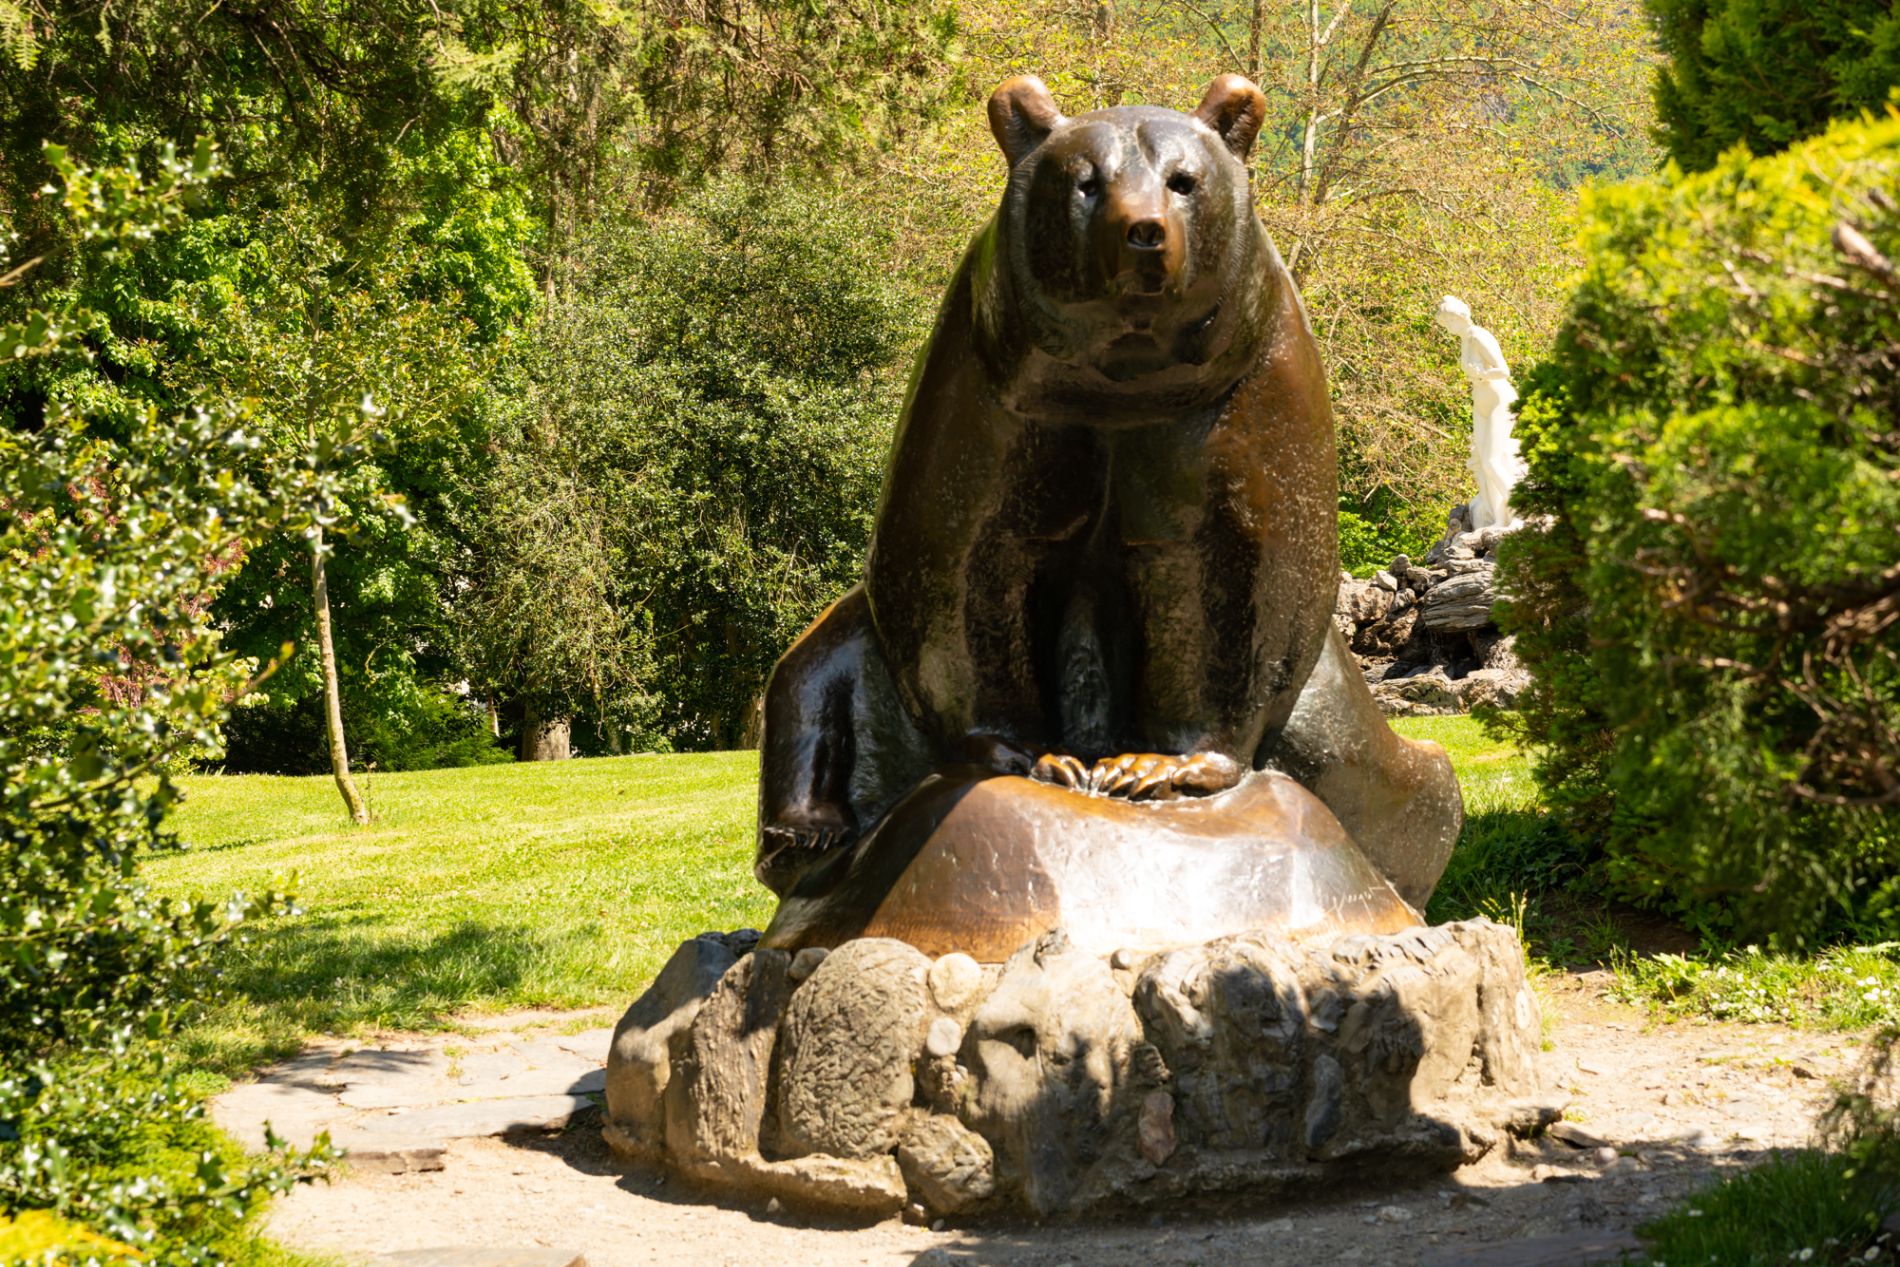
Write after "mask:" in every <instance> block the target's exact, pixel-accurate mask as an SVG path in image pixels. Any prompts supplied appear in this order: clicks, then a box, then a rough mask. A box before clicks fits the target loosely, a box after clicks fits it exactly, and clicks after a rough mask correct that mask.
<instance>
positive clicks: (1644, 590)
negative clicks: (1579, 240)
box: [1502, 118, 1900, 942]
mask: <svg viewBox="0 0 1900 1267" xmlns="http://www.w3.org/2000/svg"><path fill="white" fill-rule="evenodd" d="M1897 181H1900V119H1892V118H1890V119H1887V120H1884V121H1880V122H1868V123H1852V124H1842V125H1837V126H1836V127H1835V128H1834V129H1832V130H1831V131H1829V132H1828V133H1826V134H1825V135H1823V136H1822V137H1819V138H1816V139H1814V140H1811V141H1809V142H1806V143H1803V144H1801V145H1799V146H1797V147H1795V148H1794V149H1792V150H1790V151H1788V152H1787V153H1786V154H1784V155H1779V156H1776V157H1772V158H1767V159H1758V160H1752V161H1751V160H1750V159H1749V158H1748V157H1747V155H1746V154H1745V153H1743V152H1741V151H1736V152H1734V153H1732V154H1730V155H1728V156H1727V157H1725V158H1723V159H1722V160H1721V162H1720V163H1719V164H1718V165H1717V166H1716V167H1715V168H1714V170H1712V171H1710V172H1707V173H1705V174H1701V175H1697V176H1693V177H1688V178H1677V177H1669V178H1665V179H1663V180H1660V181H1655V182H1649V183H1641V184H1635V185H1629V186H1623V187H1616V188H1609V189H1603V190H1598V191H1596V192H1594V193H1593V194H1591V195H1589V196H1588V197H1587V198H1586V200H1585V204H1584V212H1585V228H1584V232H1583V247H1584V249H1585V251H1586V253H1587V260H1588V262H1587V265H1586V268H1585V272H1584V275H1583V278H1582V280H1581V283H1580V285H1579V288H1578V289H1577V291H1576V293H1575V295H1574V297H1573V299H1572V301H1571V305H1570V310H1569V313H1568V316H1567V318H1566V321H1565V324H1564V326H1563V328H1562V330H1561V332H1560V334H1559V336H1558V340H1557V344H1556V348H1555V351H1554V352H1553V355H1552V359H1551V360H1550V362H1549V363H1547V364H1546V365H1544V366H1542V367H1540V369H1539V370H1538V372H1537V373H1535V374H1534V375H1532V376H1530V379H1529V382H1528V384H1527V386H1528V390H1527V393H1526V399H1525V406H1524V409H1523V411H1522V415H1521V424H1522V425H1521V430H1522V432H1523V439H1524V444H1525V453H1526V458H1527V460H1528V462H1529V466H1530V475H1529V478H1528V480H1527V482H1526V484H1525V485H1524V487H1523V490H1522V493H1521V500H1522V503H1523V505H1524V508H1525V509H1526V511H1528V512H1530V513H1533V514H1535V513H1543V514H1548V515H1551V516H1553V517H1554V518H1553V522H1552V523H1551V524H1550V525H1549V526H1548V527H1546V528H1542V529H1533V530H1530V531H1526V532H1524V533H1520V534H1516V535H1515V536H1514V537H1512V538H1510V539H1509V544H1508V545H1507V547H1506V548H1505V551H1504V559H1503V563H1502V566H1503V570H1504V576H1503V587H1504V588H1505V589H1506V590H1507V591H1508V592H1509V593H1511V594H1512V595H1513V596H1514V600H1515V601H1513V602H1512V603H1510V604H1509V605H1508V606H1507V608H1506V610H1505V612H1504V614H1503V620H1504V624H1505V627H1506V628H1507V629H1509V630H1510V631H1512V632H1515V633H1516V634H1517V635H1518V654H1519V655H1520V656H1521V657H1522V658H1523V659H1524V660H1525V662H1526V663H1527V664H1528V665H1529V667H1530V668H1531V669H1532V670H1533V672H1534V674H1535V675H1536V679H1537V680H1536V683H1535V686H1534V688H1533V689H1532V690H1531V691H1530V693H1529V694H1528V696H1527V698H1526V700H1525V704H1524V711H1523V713H1522V714H1521V719H1522V720H1521V722H1520V723H1519V724H1520V725H1521V726H1522V728H1523V729H1524V731H1525V735H1526V737H1527V738H1528V739H1529V740H1531V741H1532V742H1533V743H1534V744H1535V745H1537V746H1538V748H1539V750H1540V757H1539V764H1538V771H1537V772H1538V777H1539V780H1540V782H1541V783H1542V784H1543V785H1544V787H1545V790H1546V794H1547V798H1548V801H1549V803H1550V805H1551V807H1552V809H1553V810H1554V811H1555V812H1556V813H1557V814H1558V815H1559V816H1560V818H1562V819H1563V820H1564V821H1565V824H1566V826H1567V827H1569V828H1570V829H1571V830H1573V831H1576V832H1578V833H1581V834H1583V835H1585V836H1586V837H1589V838H1592V839H1595V840H1597V841H1599V842H1601V844H1602V845H1603V847H1604V849H1605V852H1606V857H1607V869H1606V870H1607V876H1608V878H1609V880H1610V882H1611V883H1612V885H1613V886H1615V888H1616V889H1618V890H1620V891H1621V892H1622V893H1623V894H1625V895H1627V896H1630V897H1633V898H1636V899H1638V900H1641V901H1643V902H1646V903H1649V904H1653V905H1657V906H1661V907H1664V908H1667V909H1670V910H1672V911H1674V912H1675V913H1677V914H1680V915H1683V916H1686V917H1688V918H1689V919H1690V920H1691V922H1693V923H1696V924H1699V925H1701V926H1703V927H1705V928H1708V929H1712V930H1715V931H1723V930H1726V931H1730V932H1734V933H1740V934H1745V935H1751V936H1752V935H1757V934H1761V933H1767V934H1770V935H1775V936H1778V937H1779V938H1781V939H1782V940H1784V941H1790V942H1798V941H1801V940H1803V939H1806V938H1811V937H1813V936H1814V935H1816V934H1819V933H1822V932H1824V931H1827V930H1830V929H1836V930H1838V929H1841V928H1844V927H1856V928H1858V929H1859V930H1860V931H1863V932H1869V933H1875V934H1877V936H1878V935H1890V934H1889V932H1888V930H1891V929H1893V928H1894V926H1895V915H1896V912H1897V911H1900V780H1897V779H1896V770H1900V735H1897V734H1896V730H1897V729H1900V657H1896V654H1895V652H1896V649H1897V648H1900V621H1897V620H1896V616H1897V615H1900V567H1897V566H1896V563H1895V560H1896V559H1897V558H1900V430H1896V428H1895V417H1896V411H1897V410H1900V352H1896V350H1895V349H1896V347H1900V278H1897V277H1896V276H1895V274H1894V272H1893V269H1892V265H1891V264H1890V263H1889V262H1888V261H1889V260H1890V259H1891V258H1892V257H1893V256H1894V255H1895V254H1896V253H1900V212H1897V209H1896V204H1895V203H1894V201H1893V200H1892V198H1891V197H1890V196H1889V195H1888V193H1887V192H1886V191H1888V190H1892V189H1894V188H1895V187H1896V182H1897ZM1836 238H1838V240H1839V242H1840V243H1841V245H1840V246H1838V247H1837V246H1836V244H1835V239H1836ZM1876 939H1877V938H1876Z"/></svg>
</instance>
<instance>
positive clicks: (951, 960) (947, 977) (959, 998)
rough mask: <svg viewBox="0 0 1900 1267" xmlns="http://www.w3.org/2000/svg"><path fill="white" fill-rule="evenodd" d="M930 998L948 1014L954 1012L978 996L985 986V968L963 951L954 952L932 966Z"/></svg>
mask: <svg viewBox="0 0 1900 1267" xmlns="http://www.w3.org/2000/svg"><path fill="white" fill-rule="evenodd" d="M929 981H930V997H931V998H932V999H934V1000H935V1001H936V1004H937V1006H938V1007H940V1008H942V1009H943V1010H944V1011H946V1012H954V1011H956V1010H957V1009H958V1008H960V1007H962V1006H963V1005H964V1004H965V1003H968V1002H969V1001H970V1000H971V999H972V998H974V997H975V996H976V992H977V991H978V990H979V989H981V988H982V986H983V968H982V965H980V964H978V963H977V961H976V960H974V959H972V958H970V956H968V955H966V954H964V953H962V952H961V951H952V952H951V953H949V954H947V955H945V956H944V957H943V958H941V959H939V960H937V961H936V962H935V963H933V964H931V965H930V974H929Z"/></svg>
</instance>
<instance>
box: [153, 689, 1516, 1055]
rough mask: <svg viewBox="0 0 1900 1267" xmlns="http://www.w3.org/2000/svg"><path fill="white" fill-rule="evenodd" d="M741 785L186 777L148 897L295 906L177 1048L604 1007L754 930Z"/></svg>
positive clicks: (1483, 781)
mask: <svg viewBox="0 0 1900 1267" xmlns="http://www.w3.org/2000/svg"><path fill="white" fill-rule="evenodd" d="M1402 729H1404V730H1405V731H1406V732H1407V733H1408V734H1412V735H1417V736H1424V737H1429V738H1432V739H1436V740H1438V741H1439V742H1441V743H1443V744H1445V745H1446V747H1447V748H1449V749H1450V750H1451V751H1452V754H1453V757H1454V759H1455V760H1456V762H1457V764H1458V766H1459V772H1460V776H1461V778H1462V779H1463V782H1464V786H1465V795H1466V798H1467V802H1468V805H1469V807H1470V810H1471V816H1472V824H1473V826H1472V831H1471V833H1468V834H1470V835H1471V836H1472V837H1473V839H1475V840H1477V841H1480V842H1482V841H1485V840H1488V839H1490V837H1491V836H1492V835H1494V834H1496V833H1497V832H1499V831H1503V832H1504V833H1506V834H1508V833H1509V832H1510V831H1512V830H1516V829H1517V827H1518V820H1519V819H1520V818H1521V817H1524V816H1526V815H1529V814H1530V813H1531V812H1532V810H1533V809H1534V805H1535V797H1534V793H1533V791H1532V789H1531V784H1530V778H1529V775H1528V773H1527V771H1526V768H1525V763H1524V761H1523V759H1522V758H1521V757H1520V756H1519V755H1518V754H1517V753H1516V752H1515V751H1514V750H1513V749H1512V748H1510V747H1509V746H1508V745H1506V744H1501V743H1498V742H1496V741H1493V740H1491V739H1488V738H1486V737H1485V735H1484V734H1483V732H1482V730H1481V729H1480V728H1479V727H1478V725H1477V724H1476V723H1475V722H1473V721H1471V720H1470V719H1469V718H1463V717H1455V718H1426V719H1420V720H1416V721H1411V722H1406V723H1403V724H1402ZM757 777H758V759H757V754H755V753H750V752H720V753H703V754H687V755H673V756H636V757H620V758H604V759H596V760H588V761H569V762H560V763H550V764H537V765H506V766H483V767H479V768H474V769H463V770H432V771H422V772H416V773H402V774H376V775H370V776H368V777H367V778H365V779H364V780H363V783H364V785H365V788H366V791H367V794H368V796H369V799H370V803H371V806H372V809H373V810H374V812H375V816H376V821H375V822H374V824H373V825H371V826H370V827H368V828H365V829H360V830H359V829H357V828H354V827H352V826H351V825H350V823H349V821H348V820H347V819H346V818H345V817H344V814H343V810H342V802H341V801H340V799H339V798H338V797H337V794H336V788H335V786H334V785H333V784H332V783H331V782H330V780H329V779H328V778H324V777H314V778H272V777H264V776H256V775H224V776H211V775H206V776H197V777H192V778H188V779H186V780H185V781H184V785H185V791H186V797H185V802H184V804H183V806H182V807H181V808H180V809H179V810H178V812H177V814H176V815H175V817H174V818H173V820H172V825H173V827H174V828H175V829H176V830H177V832H178V835H179V837H180V839H181V840H182V841H183V842H184V843H185V845H186V849H185V851H184V852H182V853H179V854H175V855H170V856H166V857H160V858H155V859H153V860H152V861H151V863H150V864H149V866H148V868H147V871H146V874H147V876H148V877H149V878H150V879H151V880H152V882H153V883H154V884H156V885H157V886H158V887H159V888H160V889H161V890H162V891H166V892H170V893H179V894H183V893H193V892H195V893H200V894H205V895H208V896H216V895H222V894H226V893H229V892H232V891H237V890H250V891H256V890H259V889H264V888H269V887H273V886H281V885H283V884H284V883H285V882H286V881H287V879H288V878H289V877H290V876H291V874H292V873H296V875H297V879H296V882H295V886H294V887H295V890H296V892H297V895H298V904H299V906H300V907H301V910H302V913H301V914H299V915H295V916H291V917H288V918H281V919H273V920H268V921H265V922H263V923H261V924H259V925H258V926H256V928H255V929H254V930H253V931H252V932H251V933H250V935H249V938H248V940H247V942H246V943H245V944H244V945H242V946H238V947H235V948H234V950H233V953H232V954H231V955H230V956H229V959H228V964H229V966H228V969H227V974H228V982H227V983H228V985H229V986H230V987H231V990H230V998H229V1000H228V1001H227V1002H225V1003H222V1004H219V1005H218V1006H217V1007H216V1008H214V1009H213V1010H212V1011H211V1013H210V1014H209V1015H208V1016H206V1017H204V1018H203V1019H202V1020H201V1021H200V1022H199V1023H197V1024H196V1025H194V1026H192V1027H191V1029H190V1030H189V1031H188V1033H187V1034H186V1036H185V1045H186V1048H187V1053H188V1055H189V1057H190V1058H191V1059H192V1060H193V1062H194V1063H195V1064H196V1065H197V1066H198V1067H199V1068H202V1069H205V1070H208V1071H217V1072H226V1073H236V1072H239V1071H241V1070H243V1069H246V1068H249V1067H251V1066H254V1065H255V1064H257V1063H259V1062H260V1061H262V1060H265V1059H269V1058H271V1057H275V1056H279V1055H282V1054H285V1053H287V1052H288V1051H290V1050H294V1048H295V1047H296V1046H297V1044H298V1043H299V1042H300V1041H302V1039H304V1038H305V1037H306V1036H308V1035H310V1034H313V1033H348V1032H351V1031H354V1030H358V1029H361V1028H365V1027H388V1028H418V1027H426V1026H430V1025H436V1024H440V1023H442V1022H443V1021H444V1020H445V1019H446V1018H448V1017H449V1016H451V1015H453V1014H456V1013H465V1012H469V1011H482V1010H506V1009H512V1008H521V1007H590V1006H615V1007H617V1006H620V1005H622V1004H624V1003H626V1002H628V1001H630V1000H631V999H632V998H633V997H634V996H635V995H636V994H637V993H638V992H639V991H640V990H641V989H642V988H643V987H644V986H645V985H646V983H647V982H648V981H649V980H650V979H651V978H652V976H653V974H654V973H655V972H656V971H658V970H659V968H660V966H661V965H662V964H663V963H664V962H665V960H666V957H667V955H668V954H670V953H671V952H672V950H673V947H674V946H676V945H677V944H678V943H679V942H681V941H682V940H684V939H686V938H688V937H691V936H693V935H694V934H695V933H698V932H702V931H704V930H706V929H709V928H739V927H746V926H750V927H755V928H756V927H761V926H762V925H763V924H764V922H765V921H766V920H767V919H769V918H770V916H771V911H772V899H771V895H770V894H769V893H767V892H766V890H765V889H764V888H763V887H761V886H760V885H759V884H758V883H757V882H756V881H755V880H754V879H753V878H752V873H751V863H752V832H753V813H754V808H753V797H754V788H755V785H756V781H757ZM1487 856H1488V855H1487ZM1470 870H1471V869H1470V868H1468V867H1467V868H1465V871H1466V872H1469V871H1470ZM1471 883H1476V879H1475V877H1471V876H1467V883H1466V885H1465V887H1469V885H1470V884H1471ZM1461 891H1462V890H1461ZM1467 905H1469V904H1467ZM1472 909H1476V908H1475V906H1474V907H1473V908H1472ZM1455 913H1462V912H1461V911H1460V912H1455Z"/></svg>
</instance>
